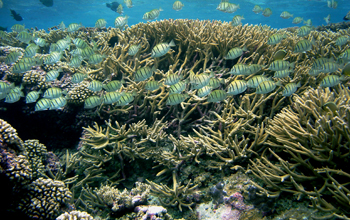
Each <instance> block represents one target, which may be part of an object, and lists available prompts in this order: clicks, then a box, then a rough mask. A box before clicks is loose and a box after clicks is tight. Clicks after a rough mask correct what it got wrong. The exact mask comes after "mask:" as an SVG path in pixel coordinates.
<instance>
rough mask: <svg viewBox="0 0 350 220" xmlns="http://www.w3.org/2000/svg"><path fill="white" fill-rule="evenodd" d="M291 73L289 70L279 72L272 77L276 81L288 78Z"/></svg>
mask: <svg viewBox="0 0 350 220" xmlns="http://www.w3.org/2000/svg"><path fill="white" fill-rule="evenodd" d="M291 72H293V70H291V69H285V70H279V71H276V72H275V74H274V76H273V77H275V78H277V79H280V78H284V77H288V76H289V74H290V73H291Z"/></svg>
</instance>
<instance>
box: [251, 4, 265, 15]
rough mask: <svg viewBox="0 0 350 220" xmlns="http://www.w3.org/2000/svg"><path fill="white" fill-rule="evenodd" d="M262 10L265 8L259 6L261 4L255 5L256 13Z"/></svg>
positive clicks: (254, 10)
mask: <svg viewBox="0 0 350 220" xmlns="http://www.w3.org/2000/svg"><path fill="white" fill-rule="evenodd" d="M262 11H263V8H262V7H261V6H259V5H255V6H254V8H253V12H254V13H255V14H259V13H260V12H262Z"/></svg>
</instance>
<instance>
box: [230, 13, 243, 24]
mask: <svg viewBox="0 0 350 220" xmlns="http://www.w3.org/2000/svg"><path fill="white" fill-rule="evenodd" d="M243 19H244V17H243V15H236V16H234V17H233V18H232V22H231V25H232V26H238V25H241V24H242V20H243Z"/></svg>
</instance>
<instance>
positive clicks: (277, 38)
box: [267, 33, 287, 45]
mask: <svg viewBox="0 0 350 220" xmlns="http://www.w3.org/2000/svg"><path fill="white" fill-rule="evenodd" d="M286 38H287V35H286V34H280V33H277V34H273V35H271V36H270V37H269V38H268V39H267V44H268V45H276V44H278V43H281V41H282V40H283V39H286Z"/></svg>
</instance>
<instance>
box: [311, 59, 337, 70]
mask: <svg viewBox="0 0 350 220" xmlns="http://www.w3.org/2000/svg"><path fill="white" fill-rule="evenodd" d="M332 61H333V60H332V59H329V58H323V57H321V58H317V59H316V60H315V61H314V62H313V63H312V67H311V68H312V69H321V68H322V66H323V64H325V63H328V62H332Z"/></svg>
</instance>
